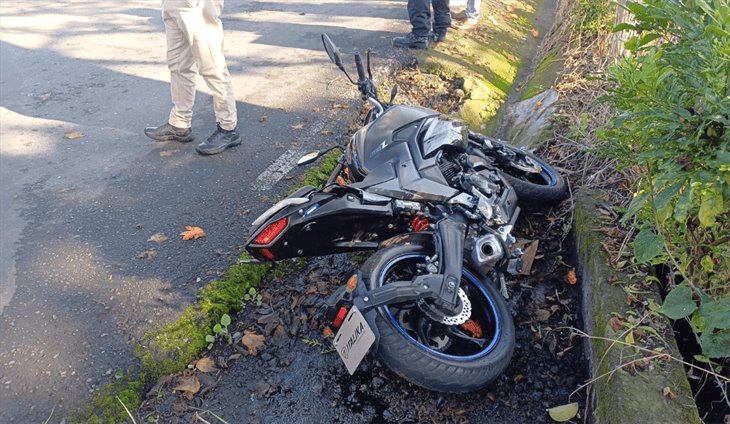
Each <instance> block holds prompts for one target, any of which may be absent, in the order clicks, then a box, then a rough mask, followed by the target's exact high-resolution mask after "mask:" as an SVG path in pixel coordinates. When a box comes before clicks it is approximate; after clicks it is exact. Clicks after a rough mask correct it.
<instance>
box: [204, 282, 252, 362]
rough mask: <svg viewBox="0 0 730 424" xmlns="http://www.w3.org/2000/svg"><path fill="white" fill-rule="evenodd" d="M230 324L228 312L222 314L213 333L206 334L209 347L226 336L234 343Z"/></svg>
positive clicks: (229, 342)
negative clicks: (229, 328) (230, 332)
mask: <svg viewBox="0 0 730 424" xmlns="http://www.w3.org/2000/svg"><path fill="white" fill-rule="evenodd" d="M251 290H253V291H254V292H255V291H256V290H255V289H254V288H253V287H252V288H251ZM246 296H248V295H246ZM229 325H231V317H230V316H229V315H228V314H223V316H221V320H220V322H218V323H216V324H215V325H214V326H213V334H207V335H206V336H205V341H206V342H208V349H211V348H213V343H215V341H216V339H218V338H225V339H226V340H227V341H228V344H231V343H233V339H232V338H231V335H230V334H229V333H228V326H229Z"/></svg>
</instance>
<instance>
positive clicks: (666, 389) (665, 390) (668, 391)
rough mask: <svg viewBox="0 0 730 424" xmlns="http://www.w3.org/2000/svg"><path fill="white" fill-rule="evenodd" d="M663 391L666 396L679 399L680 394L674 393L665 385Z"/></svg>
mask: <svg viewBox="0 0 730 424" xmlns="http://www.w3.org/2000/svg"><path fill="white" fill-rule="evenodd" d="M662 393H664V396H666V397H668V398H669V399H671V400H677V399H679V395H678V394H676V393H674V392H673V391H672V389H670V388H669V387H665V388H664V390H662Z"/></svg>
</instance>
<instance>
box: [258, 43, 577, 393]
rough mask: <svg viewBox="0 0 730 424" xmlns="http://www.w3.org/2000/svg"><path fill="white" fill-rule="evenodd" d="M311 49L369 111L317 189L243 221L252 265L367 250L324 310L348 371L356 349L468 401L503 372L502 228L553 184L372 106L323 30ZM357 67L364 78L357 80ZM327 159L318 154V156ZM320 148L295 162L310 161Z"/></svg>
mask: <svg viewBox="0 0 730 424" xmlns="http://www.w3.org/2000/svg"><path fill="white" fill-rule="evenodd" d="M322 41H323V44H324V48H325V51H326V52H327V54H328V55H329V57H330V59H331V60H332V62H333V63H335V65H337V67H339V68H340V69H341V70H342V71H343V72H344V73H345V75H346V76H347V78H348V79H349V80H350V82H352V83H353V84H355V85H357V87H358V89H359V91H360V94H361V95H362V98H363V100H366V101H368V102H369V103H371V104H372V106H373V107H372V109H371V110H370V112H369V113H368V115H367V117H366V118H365V125H364V126H363V127H362V128H361V129H360V130H358V131H357V132H356V133H355V134H354V135H353V136H352V138H351V140H350V141H349V142H348V143H347V144H346V145H343V146H336V147H339V148H340V149H341V150H342V152H343V153H342V155H341V157H340V160H339V162H338V164H337V166H336V168H335V169H334V171H333V172H332V173H331V175H330V176H329V178H328V180H327V182H326V183H325V184H324V186H323V188H322V189H321V190H317V189H315V188H314V187H312V186H306V187H303V188H301V189H299V190H298V191H297V192H295V193H293V194H292V195H290V196H289V197H287V198H286V199H284V200H282V201H280V202H278V203H277V204H276V205H274V206H273V207H271V208H270V209H269V210H267V211H266V212H264V213H263V214H262V215H261V216H259V217H258V218H257V219H256V220H255V221H254V222H253V224H252V227H253V228H252V231H251V234H252V235H251V236H250V238H249V239H248V240H247V241H246V250H247V251H248V252H249V253H250V254H251V255H252V256H253V257H254V258H256V259H257V260H259V261H278V260H282V259H287V258H292V257H312V256H321V255H329V254H335V253H343V252H355V251H362V250H374V251H375V252H374V253H373V254H372V256H370V258H369V259H368V260H367V261H366V262H365V263H364V265H363V266H362V268H361V269H360V270H357V271H354V272H353V273H352V274H351V275H350V276H348V278H347V279H346V282H345V284H344V285H343V286H341V287H340V288H339V289H337V290H336V291H335V293H333V295H332V296H331V297H330V298H329V299H328V301H327V304H326V317H327V319H328V320H330V322H331V325H332V326H333V327H335V328H338V329H339V330H338V332H337V334H336V335H335V337H334V345H335V348H336V349H337V352H338V354H339V355H340V357H341V358H342V360H343V362H344V363H345V366H346V367H347V369H348V371H349V372H350V373H353V372H354V370H355V369H356V368H357V366H358V364H359V363H360V362H361V361H362V359H363V357H364V356H365V355H366V354H367V353H368V352H369V351H372V352H373V353H375V354H377V355H378V356H379V358H380V359H381V360H382V362H383V363H385V364H386V365H387V366H388V367H389V368H391V369H392V370H393V371H395V372H396V373H397V374H399V375H400V376H402V377H404V378H405V379H407V380H409V381H411V382H413V383H415V384H417V385H420V386H422V387H425V388H428V389H431V390H435V391H443V392H469V391H474V390H477V389H479V388H482V387H484V386H485V385H487V384H489V383H490V382H491V381H492V380H494V379H495V378H496V377H497V376H499V375H500V374H501V373H502V372H503V371H504V370H505V369H506V367H507V365H508V364H509V361H510V359H511V356H512V352H513V350H514V344H515V330H514V324H513V322H512V317H511V315H510V311H509V308H508V307H507V304H506V302H505V297H506V296H507V288H506V285H505V274H506V273H517V272H519V271H520V268H521V259H520V258H521V255H522V252H521V251H520V249H516V248H513V243H514V242H515V238H514V237H513V236H512V235H511V231H512V229H513V226H514V224H515V221H516V220H517V217H518V215H519V213H520V204H522V205H523V206H524V205H525V204H530V205H537V206H539V205H547V204H551V203H555V202H556V201H558V200H560V199H561V198H562V197H563V196H564V195H565V191H566V190H565V183H564V180H563V178H562V177H561V176H560V175H559V174H558V172H556V170H555V169H554V168H553V167H552V166H550V165H549V164H548V163H546V162H545V161H544V160H542V159H540V158H539V157H537V156H535V155H533V154H531V153H528V152H526V151H523V150H520V149H518V148H516V147H514V146H511V145H509V144H507V143H504V142H502V141H499V140H496V139H492V138H489V137H485V136H483V135H480V134H477V133H474V132H471V131H469V130H468V129H467V128H466V127H465V126H464V125H463V123H461V122H459V121H458V120H454V119H451V118H449V117H445V116H443V115H441V114H439V113H438V112H435V111H433V110H429V109H424V108H420V107H414V106H405V105H395V104H394V103H393V101H394V98H395V96H396V95H397V87H394V88H393V90H392V91H391V96H390V100H389V101H388V102H384V101H381V100H379V98H378V95H377V91H376V89H375V85H374V83H373V79H372V72H371V68H370V51H369V50H368V51H367V52H366V60H367V66H364V64H363V59H362V57H361V55H360V53H359V52H355V53H353V55H354V60H355V65H356V68H357V74H358V79H357V80H356V81H355V80H353V79H352V78H351V77H350V75H349V74H348V73H347V70H346V69H345V67H344V66H343V64H342V60H341V56H340V51H339V50H338V48H337V47H336V46H335V44H334V43H333V42H332V41H331V40H330V38H329V37H328V36H327V35H325V34H323V35H322ZM366 69H367V74H366ZM330 150H331V149H330ZM323 153H324V152H314V153H312V154H310V155H307V156H305V157H304V158H302V159H301V160H300V164H306V163H311V162H312V161H314V160H316V159H317V158H318V157H320V156H321V155H322V154H323Z"/></svg>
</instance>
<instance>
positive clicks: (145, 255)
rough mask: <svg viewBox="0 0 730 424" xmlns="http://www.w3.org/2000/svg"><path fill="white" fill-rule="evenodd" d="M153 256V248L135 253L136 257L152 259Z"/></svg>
mask: <svg viewBox="0 0 730 424" xmlns="http://www.w3.org/2000/svg"><path fill="white" fill-rule="evenodd" d="M155 256H157V251H156V250H155V249H150V250H145V251H142V252H139V253H137V259H152V258H154V257H155Z"/></svg>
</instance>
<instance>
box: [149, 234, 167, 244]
mask: <svg viewBox="0 0 730 424" xmlns="http://www.w3.org/2000/svg"><path fill="white" fill-rule="evenodd" d="M167 239H168V237H167V236H166V235H164V234H162V233H155V234H152V236H150V238H148V239H147V241H154V242H155V243H157V244H162V243H164V242H166V241H167Z"/></svg>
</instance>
